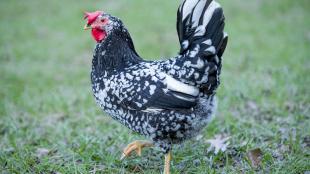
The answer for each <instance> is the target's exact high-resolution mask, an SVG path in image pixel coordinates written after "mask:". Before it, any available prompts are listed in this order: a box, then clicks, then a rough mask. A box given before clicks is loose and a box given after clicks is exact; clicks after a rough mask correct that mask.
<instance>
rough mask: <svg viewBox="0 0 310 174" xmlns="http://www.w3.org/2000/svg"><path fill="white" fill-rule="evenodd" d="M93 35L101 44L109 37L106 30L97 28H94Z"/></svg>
mask: <svg viewBox="0 0 310 174" xmlns="http://www.w3.org/2000/svg"><path fill="white" fill-rule="evenodd" d="M91 33H92V36H93V38H94V39H95V41H96V42H101V41H102V40H103V39H105V37H106V36H107V33H106V32H105V31H104V30H101V29H97V28H93V29H92V30H91Z"/></svg>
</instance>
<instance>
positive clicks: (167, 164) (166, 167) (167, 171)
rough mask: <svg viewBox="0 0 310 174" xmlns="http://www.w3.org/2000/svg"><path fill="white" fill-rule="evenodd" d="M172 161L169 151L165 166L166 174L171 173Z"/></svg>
mask: <svg viewBox="0 0 310 174" xmlns="http://www.w3.org/2000/svg"><path fill="white" fill-rule="evenodd" d="M170 161H171V151H169V152H168V153H167V154H166V155H165V168H164V174H170Z"/></svg>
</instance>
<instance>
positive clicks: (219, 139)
mask: <svg viewBox="0 0 310 174" xmlns="http://www.w3.org/2000/svg"><path fill="white" fill-rule="evenodd" d="M229 139H230V137H223V136H222V135H216V136H215V139H208V140H206V142H207V143H210V147H209V148H208V152H210V151H212V150H214V154H218V152H219V151H222V152H225V151H226V149H227V146H228V145H229V142H226V141H227V140H229Z"/></svg>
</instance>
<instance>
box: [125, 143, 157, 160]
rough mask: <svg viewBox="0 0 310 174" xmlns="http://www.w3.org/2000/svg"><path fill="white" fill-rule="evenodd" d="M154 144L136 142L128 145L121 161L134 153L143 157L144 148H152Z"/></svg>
mask: <svg viewBox="0 0 310 174" xmlns="http://www.w3.org/2000/svg"><path fill="white" fill-rule="evenodd" d="M151 146H153V143H152V142H150V141H143V140H136V141H134V142H132V143H130V144H128V145H127V146H126V147H125V149H124V150H123V154H122V156H121V160H123V159H124V158H125V157H128V156H129V155H130V154H131V152H132V151H136V153H137V154H138V155H139V156H141V151H142V148H144V147H151Z"/></svg>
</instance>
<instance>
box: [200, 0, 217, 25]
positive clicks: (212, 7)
mask: <svg viewBox="0 0 310 174" xmlns="http://www.w3.org/2000/svg"><path fill="white" fill-rule="evenodd" d="M220 7H221V6H220V4H219V3H217V2H215V1H212V2H211V3H210V5H209V7H208V8H207V10H206V12H205V14H204V17H203V25H204V26H207V25H208V23H209V22H210V20H211V17H212V15H213V13H214V11H215V9H217V8H220Z"/></svg>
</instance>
